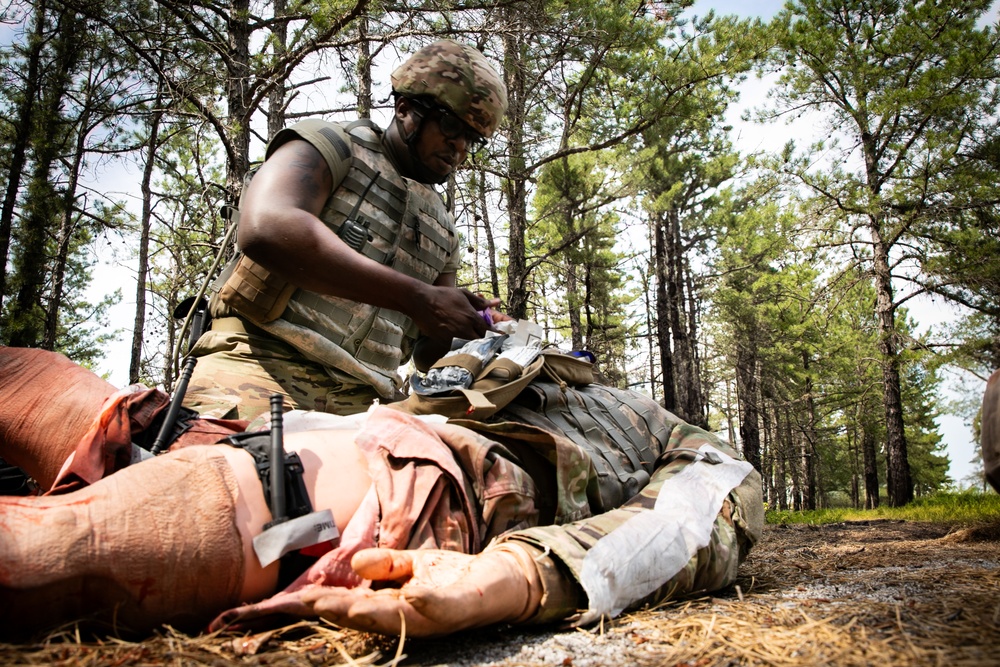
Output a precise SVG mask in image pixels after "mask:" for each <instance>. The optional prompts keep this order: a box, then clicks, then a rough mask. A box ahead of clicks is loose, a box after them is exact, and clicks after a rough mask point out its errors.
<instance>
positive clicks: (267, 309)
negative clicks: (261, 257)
mask: <svg viewBox="0 0 1000 667" xmlns="http://www.w3.org/2000/svg"><path fill="white" fill-rule="evenodd" d="M295 289H296V287H295V285H293V284H291V283H289V282H288V281H287V280H284V279H283V278H279V277H278V276H276V275H275V274H273V273H271V272H270V271H268V270H267V269H265V268H264V267H263V266H261V265H260V264H258V263H257V262H255V261H253V260H252V259H250V258H249V257H247V256H246V255H242V254H241V255H240V256H239V257H237V258H236V264H235V266H234V268H233V271H232V273H231V274H230V275H229V277H228V278H227V279H226V282H225V283H223V285H222V287H221V288H220V289H219V299H220V300H221V301H222V302H223V303H224V304H226V305H227V306H229V307H230V308H232V309H233V310H235V311H236V312H237V313H239V314H240V315H243V316H244V317H246V318H247V319H249V320H251V321H253V322H257V323H261V324H263V323H267V322H271V321H273V320H276V319H278V318H279V317H281V314H282V313H283V312H285V307H286V306H287V305H288V302H289V300H290V299H291V298H292V294H293V293H294V292H295Z"/></svg>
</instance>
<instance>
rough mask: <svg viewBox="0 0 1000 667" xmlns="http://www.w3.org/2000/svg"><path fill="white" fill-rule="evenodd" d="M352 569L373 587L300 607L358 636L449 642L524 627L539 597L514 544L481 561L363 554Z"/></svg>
mask: <svg viewBox="0 0 1000 667" xmlns="http://www.w3.org/2000/svg"><path fill="white" fill-rule="evenodd" d="M351 566H352V567H353V568H354V570H355V572H357V573H358V574H359V575H360V576H361V577H363V578H365V579H369V580H371V581H372V585H373V588H352V589H345V588H316V589H312V590H309V591H303V595H302V601H303V602H304V603H306V605H307V606H311V607H312V609H313V610H314V611H315V612H316V613H317V614H318V615H319V616H321V617H322V618H325V619H327V620H329V621H332V622H334V623H336V624H337V625H340V626H343V627H348V628H354V629H356V630H364V631H369V632H379V633H382V634H392V635H399V634H402V633H403V632H404V630H405V633H406V634H407V635H412V636H417V637H431V636H437V635H444V634H448V633H452V632H457V631H459V630H464V629H466V628H476V627H481V626H484V625H491V624H494V623H504V622H517V621H520V620H526V619H527V618H530V617H531V616H532V615H534V613H535V611H536V610H537V608H538V604H539V602H540V600H541V597H542V586H541V580H540V579H539V577H538V572H537V569H536V568H535V565H534V563H533V562H532V561H531V557H530V555H529V554H528V553H527V552H526V551H524V550H523V549H521V548H519V547H518V546H517V545H516V544H510V543H505V544H502V545H500V546H498V547H493V548H490V549H487V550H486V551H484V552H483V553H481V554H479V555H476V556H470V555H468V554H462V553H457V552H454V551H440V550H435V549H426V550H414V551H395V550H392V549H365V550H362V551H359V552H358V553H357V554H355V555H354V558H353V559H352V560H351ZM386 586H390V587H386Z"/></svg>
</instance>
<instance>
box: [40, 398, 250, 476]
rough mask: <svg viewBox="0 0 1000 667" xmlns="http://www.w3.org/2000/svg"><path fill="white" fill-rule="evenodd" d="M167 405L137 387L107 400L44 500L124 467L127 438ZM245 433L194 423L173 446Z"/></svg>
mask: <svg viewBox="0 0 1000 667" xmlns="http://www.w3.org/2000/svg"><path fill="white" fill-rule="evenodd" d="M169 402H170V397H169V396H168V395H167V394H165V393H164V392H162V391H160V390H159V389H149V388H148V387H144V386H142V385H138V384H135V385H131V386H129V387H126V388H125V389H122V390H120V391H118V392H116V393H115V394H113V395H111V396H110V397H108V399H107V400H106V401H105V402H104V405H103V407H102V408H101V412H100V414H99V415H98V416H97V419H95V420H94V423H93V425H92V426H91V427H90V430H89V431H87V433H86V434H85V435H84V436H83V438H81V440H80V442H79V443H78V444H77V446H76V449H75V450H74V451H73V452H72V453H71V454H70V455H69V457H68V458H67V459H66V462H65V463H64V464H63V466H62V469H61V470H60V471H59V474H58V475H57V476H56V480H55V482H53V484H52V488H51V489H49V490H48V491H47V492H46V493H45V495H56V494H63V493H69V492H71V491H75V490H77V489H80V488H83V487H84V486H87V485H89V484H93V483H94V482H96V481H97V480H99V479H101V478H102V477H105V476H107V475H110V474H111V473H113V472H115V471H116V470H121V469H122V468H124V467H126V466H127V465H129V464H130V463H131V461H132V434H138V433H141V432H142V431H144V430H146V429H147V428H149V425H150V424H151V423H152V422H153V420H154V419H155V418H156V416H157V415H158V414H160V412H162V411H163V410H164V409H166V407H167V405H168V404H169ZM245 428H246V422H243V421H236V420H228V421H227V420H206V419H196V420H194V422H193V424H192V427H191V429H189V430H188V431H186V432H185V433H184V434H183V435H182V436H181V437H180V438H179V439H178V441H177V442H176V443H175V444H174V445H173V447H182V446H186V445H193V444H212V443H215V442H218V441H219V440H221V439H222V438H224V437H226V436H227V435H231V434H233V433H240V432H242V431H243V430H244V429H245Z"/></svg>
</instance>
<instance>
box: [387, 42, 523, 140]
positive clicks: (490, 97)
mask: <svg viewBox="0 0 1000 667" xmlns="http://www.w3.org/2000/svg"><path fill="white" fill-rule="evenodd" d="M391 79H392V89H393V91H395V92H396V93H399V94H400V95H403V96H404V97H430V98H432V99H433V100H435V101H436V102H437V103H438V104H440V105H441V106H443V107H445V108H447V109H450V110H451V111H452V112H453V113H454V114H455V115H456V116H458V117H459V118H461V119H462V120H464V121H465V122H466V123H467V124H468V125H469V126H470V127H471V128H472V129H474V130H475V131H476V132H478V133H480V134H481V135H483V136H484V137H490V136H492V135H493V132H494V131H496V129H497V126H498V125H500V119H501V118H502V117H503V115H504V113H505V112H506V111H507V89H506V88H505V87H504V84H503V80H502V79H501V78H500V75H499V74H497V72H496V70H495V69H493V67H492V65H490V63H489V61H487V60H486V56H484V55H483V54H482V53H480V52H479V51H477V50H476V49H474V48H473V47H471V46H468V45H465V44H459V43H458V42H453V41H451V40H449V39H442V40H440V41H437V42H434V43H433V44H429V45H428V46H425V47H423V48H422V49H420V50H419V51H417V52H416V53H414V54H413V55H412V56H410V58H409V59H408V60H407V61H406V62H404V63H403V64H402V65H400V66H399V67H397V68H396V70H395V71H394V72H393V73H392V76H391Z"/></svg>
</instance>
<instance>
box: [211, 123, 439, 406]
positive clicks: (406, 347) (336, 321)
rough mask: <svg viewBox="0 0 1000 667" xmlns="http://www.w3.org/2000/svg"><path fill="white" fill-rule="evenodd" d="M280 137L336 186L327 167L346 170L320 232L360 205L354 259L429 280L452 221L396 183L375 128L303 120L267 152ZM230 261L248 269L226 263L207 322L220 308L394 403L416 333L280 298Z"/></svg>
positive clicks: (288, 295) (416, 189) (349, 304)
mask: <svg viewBox="0 0 1000 667" xmlns="http://www.w3.org/2000/svg"><path fill="white" fill-rule="evenodd" d="M285 133H291V134H292V136H289V135H287V134H285ZM345 137H346V138H347V139H348V140H349V142H350V143H349V145H348V143H347V142H346V141H345V140H344V138H345ZM288 138H301V139H305V140H306V141H308V142H310V143H311V144H313V146H315V147H316V148H317V149H318V150H319V151H320V152H321V153H322V154H323V155H324V157H325V158H326V160H327V162H328V163H329V164H331V170H332V171H333V174H334V179H335V181H334V182H335V183H337V177H338V173H337V172H338V169H336V168H335V167H337V166H338V163H337V162H335V161H334V160H336V159H337V158H339V159H340V161H341V162H343V163H347V164H349V165H350V167H349V169H347V170H346V175H344V176H343V178H342V179H341V180H340V183H339V185H335V188H334V190H333V192H332V193H331V195H330V197H329V199H327V202H326V205H325V206H324V208H323V211H322V212H321V214H320V219H321V220H322V221H323V222H324V223H325V224H326V226H327V227H329V228H330V229H331V230H332V231H333V232H334V233H337V232H338V231H339V230H340V228H341V226H342V225H343V223H344V221H345V220H347V218H348V216H350V215H351V214H352V213H353V212H354V210H355V207H356V205H357V204H358V202H359V201H360V206H359V207H358V208H357V213H356V214H355V215H354V219H355V220H357V221H358V222H360V223H362V224H363V226H364V227H366V228H367V231H368V239H367V242H366V243H364V245H363V246H362V247H361V249H360V252H361V253H362V254H363V255H365V256H366V257H368V258H370V259H372V260H374V261H376V262H379V263H381V264H384V265H386V266H389V267H391V268H393V269H394V270H396V271H399V272H400V273H403V274H405V275H407V276H411V277H413V278H416V279H418V280H420V281H422V282H425V283H428V284H431V283H433V282H434V281H435V280H437V278H438V276H439V275H441V273H442V271H443V269H444V268H445V267H446V266H447V265H448V262H449V260H450V258H451V256H452V254H453V252H454V249H455V248H456V247H457V239H456V230H455V223H454V220H453V218H452V215H451V213H450V212H448V210H447V208H446V207H445V205H444V201H443V200H442V198H441V195H440V194H438V192H437V191H436V190H434V188H433V187H432V186H430V185H425V184H423V183H418V182H417V181H414V180H411V179H407V178H404V177H402V176H400V175H399V172H398V170H397V168H396V166H395V165H394V164H393V163H392V162H391V161H390V160H389V157H388V156H387V155H386V153H385V152H384V151H383V149H382V144H381V131H380V130H379V129H378V128H376V127H375V126H374V125H372V124H371V123H370V122H368V121H357V122H355V123H351V124H349V125H346V126H341V125H336V124H333V123H327V122H325V121H317V120H309V121H303V122H301V123H297V124H295V125H293V126H292V127H290V128H288V129H286V130H283V131H282V133H279V134H278V135H277V136H275V138H274V141H272V144H271V146H272V147H271V148H270V150H273V146H275V145H276V143H277V144H280V142H282V141H283V140H287V139H288ZM340 171H341V173H343V170H340ZM366 190H367V193H366ZM362 197H363V198H362ZM238 261H239V262H242V263H243V264H244V265H246V266H249V267H250V269H249V270H240V267H238V266H236V265H235V262H234V264H232V265H231V266H230V267H227V271H226V272H224V273H223V275H222V276H221V277H220V281H217V283H220V282H221V287H220V290H219V292H218V293H217V295H216V298H215V299H214V302H215V303H213V307H212V312H213V315H214V316H216V317H218V316H224V315H226V314H227V312H226V308H223V307H220V303H219V302H221V304H225V305H227V306H228V307H229V308H231V309H232V310H233V311H235V312H237V313H239V314H241V315H243V316H244V317H247V318H248V319H250V320H251V321H253V322H254V323H255V324H256V325H257V326H259V327H260V328H262V329H264V330H265V331H267V332H268V333H270V334H272V335H273V336H275V337H276V338H279V339H281V340H283V341H285V342H286V343H288V344H290V345H291V346H293V347H294V348H296V349H297V350H299V351H300V352H302V354H303V355H305V356H306V357H308V358H310V359H313V360H315V361H318V362H319V363H322V364H323V365H324V366H327V367H329V368H332V369H336V370H338V371H341V372H343V373H346V374H347V375H350V376H351V377H353V378H356V379H357V380H360V381H361V382H364V383H365V384H368V385H370V386H372V387H374V388H375V390H376V391H378V392H379V394H381V395H382V396H383V397H385V398H391V397H393V396H394V394H395V393H396V390H397V389H398V387H399V384H400V380H399V376H398V373H397V370H398V368H399V366H400V365H402V364H403V363H405V362H406V361H407V360H408V359H409V357H410V353H411V352H412V349H413V343H414V341H415V340H416V337H417V335H418V333H419V332H418V331H417V329H416V326H415V325H414V324H413V321H412V320H411V319H410V318H409V317H407V316H405V315H403V314H402V313H400V312H397V311H394V310H389V309H387V308H379V307H376V306H372V305H369V304H363V303H357V302H354V301H350V300H347V299H342V298H339V297H334V296H328V295H325V294H317V293H314V292H310V291H307V290H303V289H294V288H292V289H287V288H286V289H284V290H283V289H282V287H283V285H277V286H276V285H273V284H272V283H273V282H274V276H273V275H269V273H268V272H267V271H266V269H263V267H260V266H259V265H256V264H254V263H253V262H249V261H248V260H247V258H245V257H241V258H238ZM234 268H235V270H234ZM345 279H348V280H349V279H350V278H349V277H345ZM286 299H287V302H284V301H285V300H286ZM283 302H284V303H283ZM230 312H231V311H230Z"/></svg>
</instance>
